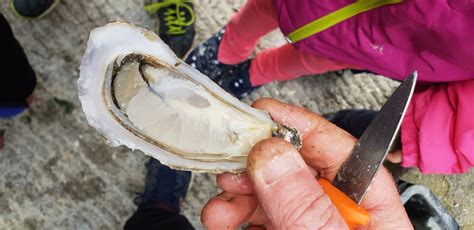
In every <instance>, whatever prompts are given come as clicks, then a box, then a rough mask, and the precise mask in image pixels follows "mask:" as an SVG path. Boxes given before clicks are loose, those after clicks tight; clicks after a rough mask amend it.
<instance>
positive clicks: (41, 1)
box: [10, 0, 59, 19]
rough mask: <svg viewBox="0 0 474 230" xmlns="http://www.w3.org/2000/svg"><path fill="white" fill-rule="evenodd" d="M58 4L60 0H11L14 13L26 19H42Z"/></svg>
mask: <svg viewBox="0 0 474 230" xmlns="http://www.w3.org/2000/svg"><path fill="white" fill-rule="evenodd" d="M58 4H59V0H10V7H11V8H12V10H13V12H15V14H16V15H18V16H20V17H22V18H26V19H38V18H42V17H44V16H46V15H47V14H49V13H50V12H51V11H52V10H53V9H54V7H56V5H58Z"/></svg>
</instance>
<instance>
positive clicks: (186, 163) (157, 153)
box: [77, 22, 276, 173]
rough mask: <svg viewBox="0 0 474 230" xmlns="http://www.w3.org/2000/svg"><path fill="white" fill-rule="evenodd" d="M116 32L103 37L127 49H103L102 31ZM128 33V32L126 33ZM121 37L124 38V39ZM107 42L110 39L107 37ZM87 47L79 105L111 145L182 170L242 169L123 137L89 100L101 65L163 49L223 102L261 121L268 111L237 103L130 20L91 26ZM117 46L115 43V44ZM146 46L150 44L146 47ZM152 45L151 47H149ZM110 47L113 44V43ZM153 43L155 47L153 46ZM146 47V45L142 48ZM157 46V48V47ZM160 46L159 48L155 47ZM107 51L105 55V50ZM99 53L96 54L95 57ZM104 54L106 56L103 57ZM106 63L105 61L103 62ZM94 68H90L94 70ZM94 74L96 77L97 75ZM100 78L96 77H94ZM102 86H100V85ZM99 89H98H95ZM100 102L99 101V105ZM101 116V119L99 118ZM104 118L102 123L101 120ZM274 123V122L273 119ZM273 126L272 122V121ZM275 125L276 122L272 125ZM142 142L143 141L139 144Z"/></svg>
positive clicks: (120, 129)
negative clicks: (121, 146)
mask: <svg viewBox="0 0 474 230" xmlns="http://www.w3.org/2000/svg"><path fill="white" fill-rule="evenodd" d="M107 33H110V34H115V35H114V36H113V35H110V36H105V37H108V38H110V39H111V40H113V43H119V44H121V45H123V46H125V47H126V49H124V50H121V52H119V51H118V50H112V51H111V50H107V49H105V50H103V49H104V47H101V46H102V42H103V39H104V34H107ZM127 33H131V34H127ZM117 34H122V35H130V37H133V38H134V39H139V40H141V42H140V43H141V44H140V45H136V43H130V41H129V40H128V39H129V38H128V37H127V36H120V35H119V36H117ZM124 37H127V39H125V38H124ZM107 42H109V40H107ZM87 44H88V46H87V49H86V52H85V55H84V57H83V58H82V61H81V66H80V78H79V79H78V80H77V85H78V93H79V98H80V101H81V106H82V108H83V111H84V113H85V115H86V119H87V121H88V122H89V124H90V125H91V126H93V127H94V128H95V129H96V130H97V131H98V133H99V134H100V135H101V136H103V137H104V138H105V139H106V140H107V141H108V142H109V144H110V145H112V146H119V145H125V146H127V147H128V148H131V149H136V148H137V145H138V148H139V149H140V150H141V151H142V152H143V153H144V154H145V155H149V156H152V157H153V158H156V159H159V160H160V161H161V162H162V163H163V164H166V165H168V166H170V167H171V168H175V169H181V170H192V171H194V172H212V173H219V172H226V171H230V172H241V171H243V170H245V167H246V161H242V162H222V161H220V162H218V161H213V162H203V161H198V160H195V159H185V158H182V157H180V156H177V155H176V154H174V153H171V152H169V151H167V150H165V149H162V148H159V147H157V146H153V145H152V144H150V143H147V142H146V141H144V140H143V139H141V138H138V137H136V136H135V135H131V136H132V138H126V139H123V137H120V135H126V133H127V132H129V131H128V130H127V129H125V128H124V127H122V126H121V125H120V124H119V123H118V122H117V120H115V119H110V113H108V112H107V114H109V116H107V115H104V114H103V112H106V111H108V109H106V107H105V105H104V106H102V108H100V106H97V105H94V103H92V102H91V100H92V99H93V96H97V95H101V94H102V92H104V91H102V90H98V89H97V85H94V84H95V83H99V85H100V86H102V85H103V84H104V80H105V76H106V75H105V72H106V69H105V70H104V69H103V66H108V65H109V64H110V63H112V62H114V61H115V60H118V59H119V58H120V57H123V56H125V55H127V54H130V53H132V52H137V51H140V53H141V54H146V55H150V56H154V55H155V56H157V55H156V54H157V53H160V52H164V56H165V57H160V60H162V61H164V62H165V63H166V64H168V65H169V66H173V67H174V68H175V69H176V70H177V71H180V72H183V73H186V74H193V75H194V76H196V78H193V80H196V81H197V82H198V83H200V84H201V85H206V86H207V87H206V88H207V89H208V90H209V91H210V92H216V91H219V92H221V91H222V95H221V97H220V98H221V99H222V100H223V101H226V102H227V103H229V104H232V105H233V106H234V107H235V108H237V109H239V110H242V111H245V112H246V113H248V114H250V115H253V116H255V117H256V118H258V119H260V120H262V121H263V120H267V121H272V120H271V118H270V116H269V114H268V113H267V112H265V111H261V110H256V109H253V108H251V107H250V106H248V105H246V104H244V103H242V102H240V101H239V100H237V99H236V98H234V97H233V96H231V95H230V94H228V93H225V92H224V91H223V90H222V89H221V88H220V87H219V86H218V85H217V84H215V83H214V82H212V81H210V80H209V79H208V78H207V77H206V76H204V75H203V74H201V73H200V72H199V71H197V70H196V69H194V68H192V67H191V66H189V65H187V64H185V63H183V62H182V61H181V60H180V59H178V58H177V57H176V56H175V55H174V53H173V52H172V51H171V49H169V47H168V46H166V45H164V43H163V42H162V41H161V40H160V39H159V37H158V36H157V35H156V34H155V33H154V32H152V31H149V30H146V29H144V28H142V27H137V26H135V25H133V24H130V23H125V22H113V23H109V24H107V25H105V26H102V27H99V28H96V29H94V30H93V31H92V32H91V34H90V37H89V40H88V43H87ZM114 45H117V44H114ZM148 45H149V46H148ZM152 45H153V46H152ZM112 46H113V45H112ZM154 46H156V47H154ZM144 47H146V48H144ZM158 47H159V48H158ZM157 49H161V50H157ZM105 51H107V52H106V54H104V52H105ZM97 56H99V57H97ZM104 56H105V57H104ZM97 60H98V61H99V62H98V63H99V64H100V63H102V64H103V66H102V67H101V66H100V65H99V64H98V63H94V61H97ZM104 63H105V64H104ZM94 68H96V69H95V71H92V70H94ZM97 75H98V76H99V77H97ZM94 78H99V80H97V79H94ZM99 88H102V87H99ZM98 91H99V92H98ZM101 105H102V104H101ZM104 110H105V111H104ZM101 119H103V120H101ZM104 120H105V122H103V121H104ZM272 122H273V121H272ZM103 123H107V124H103ZM273 125H275V123H274V122H273ZM275 126H276V125H275ZM142 142H145V144H144V143H142Z"/></svg>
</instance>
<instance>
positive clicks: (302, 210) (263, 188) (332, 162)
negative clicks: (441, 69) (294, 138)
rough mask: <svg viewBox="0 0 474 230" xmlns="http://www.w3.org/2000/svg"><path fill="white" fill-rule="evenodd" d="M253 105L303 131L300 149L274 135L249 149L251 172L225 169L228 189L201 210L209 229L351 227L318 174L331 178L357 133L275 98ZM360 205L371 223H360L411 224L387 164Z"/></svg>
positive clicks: (385, 226)
mask: <svg viewBox="0 0 474 230" xmlns="http://www.w3.org/2000/svg"><path fill="white" fill-rule="evenodd" d="M253 107H255V108H258V109H262V110H266V111H268V112H269V113H270V115H271V116H272V117H273V119H274V120H275V121H277V122H279V123H281V124H284V125H287V126H290V127H295V128H297V129H298V131H299V132H300V133H301V135H302V137H303V147H302V148H301V149H300V151H299V152H298V151H297V150H296V149H294V148H293V146H291V145H290V144H289V143H287V142H285V141H283V140H281V139H278V138H270V139H267V140H263V141H261V142H259V143H258V144H256V145H255V146H254V147H253V148H252V150H251V152H250V153H249V158H248V163H247V170H248V171H247V172H245V173H242V174H231V173H224V174H220V175H218V176H217V183H218V184H219V187H220V188H221V189H222V190H223V191H224V192H222V193H221V194H219V195H217V196H216V197H214V198H212V199H211V200H209V202H208V203H207V204H206V205H205V206H204V208H203V209H202V213H201V219H202V222H203V224H204V225H205V226H206V228H207V229H210V230H213V229H235V228H237V227H238V226H239V225H241V224H243V223H249V224H250V225H249V227H248V228H247V229H346V228H347V225H346V224H345V222H344V220H343V219H342V217H341V216H340V214H339V213H338V211H337V209H336V208H335V207H334V205H333V204H332V203H331V201H330V199H329V198H328V197H327V196H326V195H325V194H324V192H323V190H322V188H321V186H320V185H319V183H318V182H317V181H316V180H315V175H317V176H319V177H323V178H326V179H328V180H332V179H333V178H334V177H335V175H336V173H337V171H338V169H339V167H340V166H341V164H342V163H343V162H344V160H345V159H346V157H347V156H348V155H349V153H350V152H351V150H352V148H353V146H354V145H355V143H356V141H357V140H356V139H355V138H354V137H352V136H351V135H350V134H348V133H346V132H345V131H343V130H341V129H339V128H338V127H337V126H335V125H333V124H331V123H330V122H329V121H327V120H325V119H324V118H323V117H321V116H320V115H317V114H315V113H312V112H311V111H309V110H306V109H303V108H300V107H297V106H293V105H288V104H284V103H281V102H278V101H275V100H272V99H260V100H258V101H256V102H255V103H254V104H253ZM361 206H362V207H363V208H365V209H366V210H367V211H368V212H369V213H370V224H369V225H368V226H362V227H359V229H412V226H411V224H410V221H409V219H408V217H407V215H406V212H405V209H404V208H403V205H402V203H401V201H400V197H399V195H398V192H397V189H396V187H395V183H394V182H393V179H392V177H391V176H390V174H389V173H388V172H387V170H385V168H382V169H381V170H380V172H379V173H378V174H377V176H376V177H375V179H374V182H373V183H372V185H371V189H370V190H369V191H368V193H367V195H366V196H365V198H364V200H363V201H362V203H361Z"/></svg>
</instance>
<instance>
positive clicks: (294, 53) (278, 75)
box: [250, 44, 359, 86]
mask: <svg viewBox="0 0 474 230" xmlns="http://www.w3.org/2000/svg"><path fill="white" fill-rule="evenodd" d="M348 68H352V69H359V68H358V67H356V66H352V65H349V64H343V63H339V62H336V61H332V60H329V59H326V58H321V57H317V56H315V55H312V54H308V53H302V52H299V51H298V50H296V48H295V47H294V46H292V45H291V44H285V45H282V46H280V47H277V48H273V49H268V50H265V51H263V52H261V53H259V54H257V56H256V57H255V59H253V60H252V63H251V64H250V83H251V84H252V86H258V85H263V84H266V83H269V82H271V81H275V80H290V79H294V78H297V77H300V76H302V75H308V74H318V73H325V72H328V71H335V70H340V69H348Z"/></svg>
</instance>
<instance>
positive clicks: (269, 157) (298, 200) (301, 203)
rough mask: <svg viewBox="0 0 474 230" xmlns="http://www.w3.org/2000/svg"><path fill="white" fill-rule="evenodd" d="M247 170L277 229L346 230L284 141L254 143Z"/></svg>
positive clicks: (299, 158)
mask: <svg viewBox="0 0 474 230" xmlns="http://www.w3.org/2000/svg"><path fill="white" fill-rule="evenodd" d="M247 170H248V174H249V176H250V179H251V180H252V183H253V185H254V189H255V192H256V194H257V197H258V199H259V201H260V203H261V205H262V208H263V210H264V211H265V213H266V215H267V217H268V218H269V220H270V222H271V226H273V227H275V228H276V229H300V228H301V229H319V228H329V229H346V228H347V225H346V224H345V222H344V220H343V219H342V217H341V216H340V215H339V213H338V212H337V209H336V207H335V206H334V205H333V204H332V203H331V200H330V199H329V197H327V196H326V195H325V194H324V191H323V189H322V187H321V186H320V185H319V184H318V182H317V181H316V179H315V178H314V177H313V175H312V174H311V171H310V169H309V168H308V166H307V165H306V163H305V162H304V160H303V158H302V157H301V156H300V154H299V153H298V151H296V149H295V148H293V146H292V145H291V144H289V143H287V142H286V141H284V140H283V139H280V138H270V139H266V140H263V141H260V142H259V143H257V145H255V146H254V147H253V148H252V150H251V151H250V154H249V158H248V162H247Z"/></svg>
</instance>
